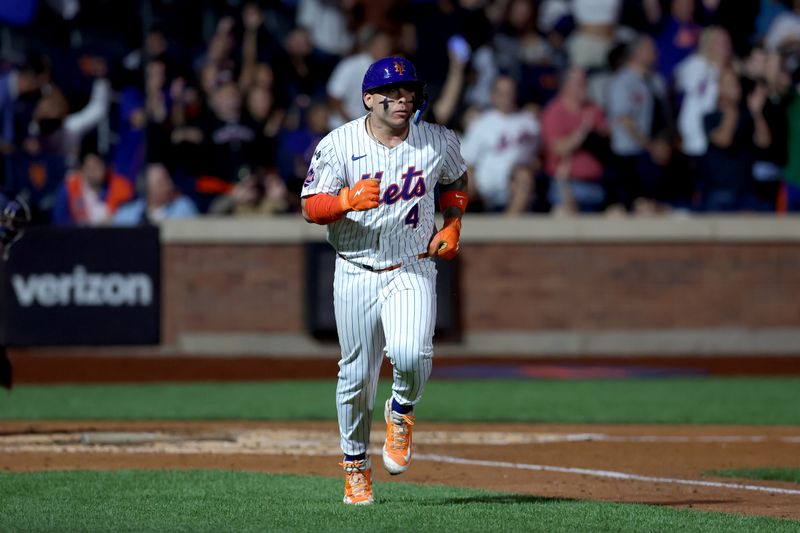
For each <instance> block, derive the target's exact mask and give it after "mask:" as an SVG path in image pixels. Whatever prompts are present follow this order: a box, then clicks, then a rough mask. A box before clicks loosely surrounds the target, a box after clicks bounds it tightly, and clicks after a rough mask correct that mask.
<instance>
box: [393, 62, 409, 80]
mask: <svg viewBox="0 0 800 533" xmlns="http://www.w3.org/2000/svg"><path fill="white" fill-rule="evenodd" d="M394 71H395V72H397V73H398V74H400V75H401V76H402V75H403V74H405V72H406V66H405V65H404V64H402V63H400V62H398V61H395V62H394Z"/></svg>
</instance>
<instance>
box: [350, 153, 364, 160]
mask: <svg viewBox="0 0 800 533" xmlns="http://www.w3.org/2000/svg"><path fill="white" fill-rule="evenodd" d="M362 157H367V154H364V155H360V156H358V157H356V154H353V155H351V156H350V159H352V160H353V161H358V160H359V159H361V158H362Z"/></svg>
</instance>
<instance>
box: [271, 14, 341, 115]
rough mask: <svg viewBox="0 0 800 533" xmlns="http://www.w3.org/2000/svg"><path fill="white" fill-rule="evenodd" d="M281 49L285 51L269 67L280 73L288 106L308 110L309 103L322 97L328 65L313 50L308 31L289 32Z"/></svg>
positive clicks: (297, 29)
mask: <svg viewBox="0 0 800 533" xmlns="http://www.w3.org/2000/svg"><path fill="white" fill-rule="evenodd" d="M284 48H285V51H286V53H285V54H284V55H283V56H282V57H281V58H280V59H279V60H277V61H276V63H275V64H274V65H273V68H274V69H275V71H276V72H280V73H281V76H280V77H281V79H282V81H283V84H284V87H285V90H286V94H287V97H288V101H289V109H290V110H294V112H295V113H300V112H303V111H305V110H306V109H308V106H310V105H311V102H314V101H317V100H322V99H324V98H325V96H326V95H325V83H326V82H327V80H328V78H329V76H330V68H329V67H328V64H327V63H325V62H324V61H323V60H321V59H320V58H319V57H318V56H317V55H316V54H315V53H314V47H313V46H312V44H311V38H310V37H309V32H308V31H307V30H305V29H303V28H295V29H294V30H292V31H291V32H289V35H288V36H287V37H286V41H285V42H284Z"/></svg>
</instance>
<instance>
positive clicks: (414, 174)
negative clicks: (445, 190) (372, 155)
mask: <svg viewBox="0 0 800 533" xmlns="http://www.w3.org/2000/svg"><path fill="white" fill-rule="evenodd" d="M424 174H425V171H424V170H417V167H415V166H411V167H408V170H407V171H406V172H405V174H403V175H402V176H400V179H401V180H403V186H402V187H401V186H400V185H397V184H395V183H392V184H391V185H389V186H388V187H386V190H385V191H384V192H383V196H382V197H381V199H380V203H382V204H386V205H392V204H395V203H397V202H398V201H400V200H406V201H408V200H411V199H412V198H416V197H419V198H422V197H423V196H425V193H426V192H428V188H427V187H426V186H425V178H424ZM361 179H362V180H368V179H376V180H381V179H383V171H382V170H380V171H378V172H376V173H375V175H374V176H373V175H372V174H362V175H361Z"/></svg>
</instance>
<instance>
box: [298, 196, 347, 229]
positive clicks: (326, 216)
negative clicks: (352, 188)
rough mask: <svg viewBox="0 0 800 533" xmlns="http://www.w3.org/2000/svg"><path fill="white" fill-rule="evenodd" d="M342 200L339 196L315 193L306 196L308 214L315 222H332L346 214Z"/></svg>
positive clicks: (323, 223)
mask: <svg viewBox="0 0 800 533" xmlns="http://www.w3.org/2000/svg"><path fill="white" fill-rule="evenodd" d="M344 213H345V211H344V209H342V202H341V200H340V198H339V197H338V196H331V195H330V194H315V195H313V196H309V197H308V198H306V216H307V217H308V219H309V220H310V221H311V222H314V223H315V224H322V225H325V224H330V223H331V222H336V221H337V220H339V219H340V218H342V217H343V216H344Z"/></svg>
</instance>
